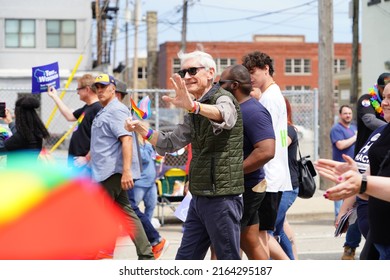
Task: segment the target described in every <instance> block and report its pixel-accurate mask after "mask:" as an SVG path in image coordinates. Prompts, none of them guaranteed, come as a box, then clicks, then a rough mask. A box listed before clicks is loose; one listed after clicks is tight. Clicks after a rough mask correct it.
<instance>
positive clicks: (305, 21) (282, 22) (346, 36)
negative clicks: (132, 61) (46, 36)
mask: <svg viewBox="0 0 390 280" xmlns="http://www.w3.org/2000/svg"><path fill="white" fill-rule="evenodd" d="M128 1H129V8H130V9H133V8H134V0H128ZM122 2H124V3H126V1H125V0H124V1H122ZM139 2H140V14H141V17H142V16H145V15H146V12H147V11H156V12H157V16H158V22H159V24H158V43H159V44H161V43H164V42H166V41H181V24H182V14H183V12H182V5H183V0H139ZM189 3H190V4H189V7H188V24H187V41H252V36H253V35H254V34H281V35H285V34H289V35H305V37H306V41H307V42H318V1H316V0H315V1H313V0H311V1H310V0H271V1H270V0H189ZM349 3H350V0H333V12H334V13H333V15H334V23H333V24H334V42H347V43H351V42H352V31H351V30H352V19H351V18H350V17H349ZM122 5H123V4H122ZM124 14H125V13H124V10H123V9H122V10H121V12H120V14H119V35H118V45H117V52H118V58H119V59H120V57H122V56H123V52H124V45H125V44H124V28H123V25H124V22H125V20H124V18H125V16H124ZM129 30H130V31H129V36H130V37H129V46H130V48H129V55H130V56H132V55H131V53H132V52H133V51H134V48H133V46H134V41H133V40H134V39H133V38H134V37H133V35H134V26H133V25H130V26H129ZM138 41H139V49H138V53H139V55H142V54H144V53H145V50H146V24H145V22H144V21H143V22H141V23H140V25H139V36H138ZM121 42H122V43H121Z"/></svg>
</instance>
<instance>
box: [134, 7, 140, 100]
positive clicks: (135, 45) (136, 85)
mask: <svg viewBox="0 0 390 280" xmlns="http://www.w3.org/2000/svg"><path fill="white" fill-rule="evenodd" d="M138 20H139V1H138V0H135V1H134V59H133V89H137V88H138ZM133 99H134V101H135V102H138V94H137V93H136V92H134V94H133Z"/></svg>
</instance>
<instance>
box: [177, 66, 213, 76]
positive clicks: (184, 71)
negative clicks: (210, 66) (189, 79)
mask: <svg viewBox="0 0 390 280" xmlns="http://www.w3.org/2000/svg"><path fill="white" fill-rule="evenodd" d="M203 68H206V67H203V66H201V67H190V68H187V69H181V70H179V71H177V74H179V76H180V77H181V78H184V77H185V76H186V74H187V73H188V74H189V75H190V76H195V75H196V74H197V73H198V72H199V70H200V69H203Z"/></svg>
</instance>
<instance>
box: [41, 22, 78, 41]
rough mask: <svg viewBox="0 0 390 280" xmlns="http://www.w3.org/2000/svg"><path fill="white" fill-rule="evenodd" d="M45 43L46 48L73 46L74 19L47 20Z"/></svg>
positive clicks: (74, 33)
mask: <svg viewBox="0 0 390 280" xmlns="http://www.w3.org/2000/svg"><path fill="white" fill-rule="evenodd" d="M46 45H47V47H48V48H75V47H76V21H75V20H47V21H46Z"/></svg>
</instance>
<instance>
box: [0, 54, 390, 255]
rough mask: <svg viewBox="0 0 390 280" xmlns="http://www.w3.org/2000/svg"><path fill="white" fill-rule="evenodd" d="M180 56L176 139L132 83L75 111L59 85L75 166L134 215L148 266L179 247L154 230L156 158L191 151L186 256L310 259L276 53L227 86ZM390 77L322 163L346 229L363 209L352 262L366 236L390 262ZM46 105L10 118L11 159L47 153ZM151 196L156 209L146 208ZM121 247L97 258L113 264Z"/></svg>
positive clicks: (95, 86)
mask: <svg viewBox="0 0 390 280" xmlns="http://www.w3.org/2000/svg"><path fill="white" fill-rule="evenodd" d="M179 56H180V57H179V58H180V61H181V65H180V70H179V71H178V72H177V73H175V74H174V75H173V76H172V78H171V83H172V86H173V88H174V91H175V94H174V95H172V96H163V97H162V98H163V100H164V101H165V102H167V103H168V104H172V105H173V106H175V107H177V108H182V109H184V110H185V111H186V114H185V115H184V120H183V122H182V123H180V124H178V125H177V126H176V127H175V128H174V129H173V130H172V131H170V132H162V131H157V130H154V129H153V128H151V127H149V125H148V123H145V122H143V121H141V120H138V119H136V118H134V117H133V115H132V111H131V110H129V108H128V107H127V106H125V105H124V104H123V99H124V97H125V96H126V95H127V90H126V88H127V86H126V84H125V83H123V82H122V81H119V80H117V79H115V78H114V77H112V76H110V75H109V74H100V75H98V76H97V77H93V76H92V75H89V74H85V75H83V76H82V77H80V78H79V79H78V80H77V82H78V87H77V93H78V95H79V98H80V100H81V101H83V102H84V103H85V105H84V106H83V107H81V108H79V109H77V110H75V111H72V110H70V109H69V108H68V107H67V105H66V104H64V102H63V101H62V100H61V99H60V98H59V97H58V96H57V92H56V89H55V88H54V87H49V88H48V91H47V95H48V96H49V97H51V98H52V99H53V101H54V103H55V104H56V106H57V107H58V108H59V110H60V112H61V114H62V115H63V116H64V118H65V119H66V120H68V121H72V122H74V121H78V127H77V128H76V129H75V130H74V132H73V134H72V137H71V140H70V144H69V150H68V165H69V168H72V169H76V170H78V171H79V172H81V173H82V174H84V175H87V176H90V177H91V178H92V179H93V180H94V181H96V182H98V183H99V184H100V185H101V186H102V187H103V189H104V190H105V191H106V192H107V194H108V195H109V197H110V198H111V200H113V201H114V202H115V203H116V204H117V205H118V206H120V208H121V209H122V210H123V213H124V214H125V216H126V220H125V222H123V223H122V224H121V225H120V226H121V228H122V231H123V233H124V234H127V235H128V236H130V238H131V239H132V241H133V242H134V245H135V248H136V251H137V255H138V259H140V260H153V259H159V258H160V257H161V256H162V254H163V253H164V251H165V250H166V249H167V247H168V245H169V242H168V241H167V240H166V239H165V238H163V237H161V236H160V234H159V233H158V231H157V230H156V229H155V228H154V227H153V225H152V224H151V219H152V217H153V212H154V207H155V206H156V202H157V190H156V187H155V179H156V169H155V164H154V161H153V158H154V157H155V153H158V154H160V155H164V154H165V153H172V152H175V151H177V150H179V149H182V148H184V147H186V146H190V147H191V160H190V163H189V167H188V176H187V180H188V181H187V185H188V191H189V192H190V193H191V195H192V199H191V202H190V204H189V209H188V213H187V217H186V220H185V223H184V228H185V230H184V231H183V236H182V240H181V244H180V247H179V249H178V251H177V253H176V259H178V260H202V259H204V258H205V256H206V254H207V252H208V250H211V251H212V258H213V259H218V260H239V259H241V258H242V252H244V253H245V255H246V256H247V258H248V259H250V260H262V259H263V260H268V259H275V260H279V259H280V260H282V259H285V260H287V259H291V260H293V259H298V255H297V248H296V244H295V241H294V232H293V230H292V229H291V227H290V225H289V223H288V221H287V219H286V214H287V211H288V209H289V208H290V207H291V205H292V204H293V203H294V201H295V200H296V198H297V196H298V185H299V181H298V177H299V172H298V167H297V149H298V145H299V144H298V135H297V131H296V128H295V126H294V123H293V118H292V113H293V112H292V110H291V106H290V104H289V101H288V100H287V99H286V98H285V97H283V95H282V92H281V90H280V88H279V86H278V85H277V83H276V81H275V80H274V65H273V60H272V58H271V57H270V56H269V55H268V54H266V53H263V52H260V51H255V52H251V53H248V54H246V55H244V56H243V58H242V64H237V65H234V66H230V67H228V68H226V69H225V70H224V71H223V72H222V73H221V74H220V77H219V79H218V81H217V82H216V80H215V79H216V76H217V75H216V74H217V73H216V64H215V61H214V59H213V57H212V56H211V55H209V54H208V53H205V52H202V51H194V52H189V53H181V54H180V55H179ZM389 81H390V73H383V74H381V75H380V76H379V78H378V81H377V84H376V85H375V86H374V88H373V89H370V92H369V93H368V95H364V96H362V97H361V98H360V99H359V103H358V106H359V108H358V110H357V112H358V113H357V114H358V122H357V128H356V127H355V126H354V125H353V124H351V123H352V111H353V109H352V108H351V107H350V106H347V105H343V106H341V107H340V110H339V122H338V123H336V124H335V125H334V126H333V128H332V130H331V133H330V138H331V142H332V146H333V158H332V159H319V160H318V162H316V164H315V165H316V168H317V170H318V171H319V173H320V175H321V176H324V177H325V178H327V179H329V180H332V181H333V182H335V183H336V186H334V187H332V188H330V189H329V190H327V191H326V193H325V194H324V196H325V198H326V199H330V200H333V201H335V224H336V226H337V223H338V221H339V219H340V217H341V216H342V215H343V214H344V213H346V211H348V210H349V209H350V208H351V207H356V209H357V210H356V211H357V213H358V221H357V223H355V224H351V225H350V226H349V229H348V232H347V235H346V243H345V245H344V249H345V250H344V255H343V257H342V258H343V259H354V254H355V249H356V247H357V246H358V245H359V243H360V242H361V239H360V233H362V234H363V236H364V237H365V239H366V242H365V245H364V249H363V252H362V254H361V258H362V259H390V244H389V242H390V241H389V240H390V239H388V236H389V233H390V225H389V223H388V222H387V220H386V213H388V212H389V211H390V204H389V203H390V191H388V190H387V188H386V182H387V181H386V180H387V179H386V180H384V179H381V177H379V176H382V177H388V176H389V175H390V174H389V171H388V170H390V169H389V166H388V165H389V164H390V152H389V150H390V149H389V148H390V147H388V144H387V143H388V142H387V137H389V136H388V135H390V133H387V131H389V129H390V128H389V126H388V125H386V122H388V121H389V120H390V86H389V85H387V83H388V82H389ZM378 104H379V107H378ZM38 106H39V101H38V100H37V99H35V98H34V97H32V96H31V97H23V98H21V99H19V100H17V102H16V104H15V122H13V118H12V116H11V114H10V112H9V110H7V111H6V116H5V117H4V118H2V119H3V120H4V121H5V122H6V123H7V124H9V126H10V129H11V130H12V133H13V135H12V136H11V137H9V138H7V139H6V138H5V137H3V136H2V135H0V151H1V152H3V153H7V152H10V151H12V150H19V151H24V150H33V151H34V152H35V153H34V156H36V157H38V154H39V152H40V151H41V149H42V146H43V140H44V139H45V138H47V137H48V136H49V133H48V131H47V129H46V128H45V126H44V125H43V124H42V121H41V120H40V118H39V116H38V115H37V113H36V111H35V109H36V108H37V107H38ZM353 158H354V159H353ZM9 162H10V164H12V159H11V160H10V161H9ZM389 180H390V179H389ZM141 201H144V205H145V213H143V212H142V211H141V210H140V209H139V208H138V205H139V203H140V202H141ZM118 226H119V225H118ZM134 228H135V230H134ZM115 241H116V240H113V241H112V244H111V245H110V246H107V247H106V248H101V250H99V251H98V252H96V253H95V254H94V255H93V257H91V256H88V258H94V259H102V258H112V257H113V253H114V247H115ZM345 256H348V257H345ZM86 258H87V257H86Z"/></svg>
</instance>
